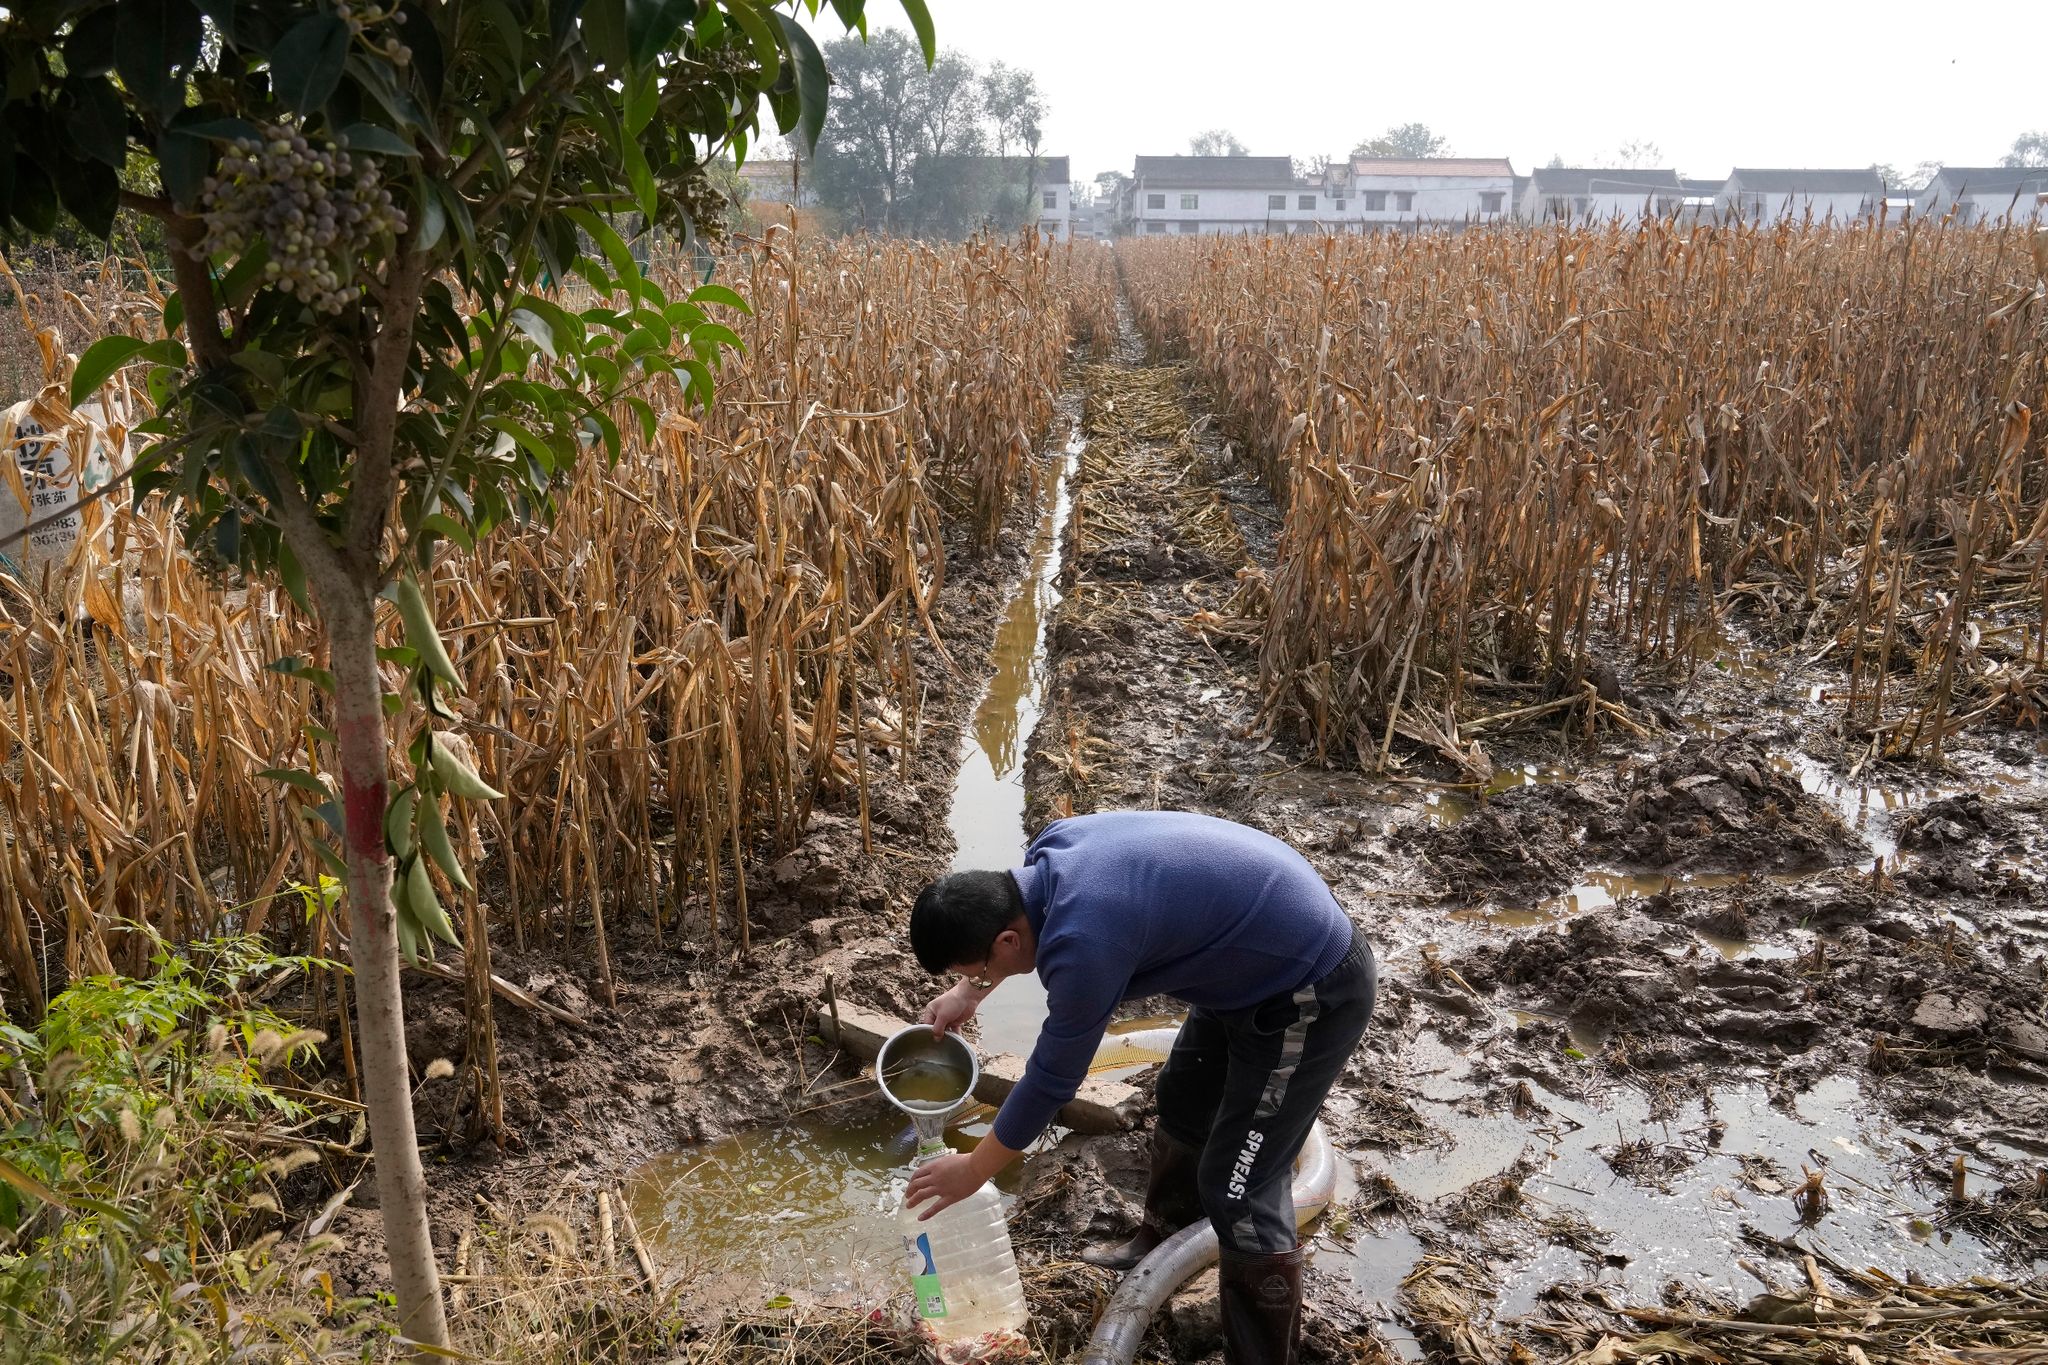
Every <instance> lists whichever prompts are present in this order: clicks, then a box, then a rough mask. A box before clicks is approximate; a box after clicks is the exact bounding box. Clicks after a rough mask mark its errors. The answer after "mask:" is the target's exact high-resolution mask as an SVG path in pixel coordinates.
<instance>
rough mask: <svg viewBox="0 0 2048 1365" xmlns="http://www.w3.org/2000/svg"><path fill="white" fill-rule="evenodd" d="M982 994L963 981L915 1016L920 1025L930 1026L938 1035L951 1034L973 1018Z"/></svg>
mask: <svg viewBox="0 0 2048 1365" xmlns="http://www.w3.org/2000/svg"><path fill="white" fill-rule="evenodd" d="M981 1001H982V993H981V992H980V991H977V990H975V989H974V988H973V987H972V986H969V985H968V984H967V983H966V982H965V981H962V982H960V983H959V984H958V985H956V986H954V987H953V989H952V990H949V991H947V992H946V993H945V994H944V995H942V996H940V997H939V998H938V999H936V1000H934V1001H932V1002H931V1004H929V1005H926V1006H925V1007H924V1013H923V1014H920V1015H918V1016H917V1022H918V1023H920V1024H930V1025H931V1026H932V1028H933V1029H934V1030H935V1031H937V1032H939V1033H952V1032H954V1031H956V1030H957V1029H959V1027H960V1026H961V1025H962V1024H964V1023H966V1022H967V1021H968V1020H969V1019H972V1018H973V1017H974V1011H975V1009H976V1008H977V1007H979V1006H980V1004H981Z"/></svg>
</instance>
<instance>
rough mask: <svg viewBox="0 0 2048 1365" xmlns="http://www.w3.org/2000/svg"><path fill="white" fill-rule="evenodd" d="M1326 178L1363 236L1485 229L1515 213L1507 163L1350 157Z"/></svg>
mask: <svg viewBox="0 0 2048 1365" xmlns="http://www.w3.org/2000/svg"><path fill="white" fill-rule="evenodd" d="M1326 178H1327V179H1328V180H1329V181H1330V183H1331V184H1332V186H1333V191H1332V192H1333V194H1335V195H1336V197H1337V198H1338V199H1339V200H1340V201H1344V202H1346V203H1347V206H1348V208H1349V209H1350V212H1349V213H1348V214H1344V213H1340V214H1339V215H1338V216H1339V217H1340V218H1342V219H1343V220H1344V221H1346V222H1350V223H1357V224H1359V225H1361V227H1362V228H1363V229H1364V230H1365V231H1368V232H1370V231H1375V230H1378V229H1381V228H1388V227H1392V228H1406V227H1417V226H1422V225H1443V224H1462V223H1484V222H1490V221H1494V220H1498V219H1504V218H1507V217H1508V216H1510V215H1511V214H1513V213H1514V211H1515V205H1514V195H1515V168H1514V167H1513V166H1511V165H1509V164H1508V159H1507V158H1506V157H1476V156H1466V157H1461V156H1433V157H1417V158H1406V157H1374V156H1354V157H1352V158H1351V160H1350V161H1349V163H1348V164H1347V163H1340V164H1339V165H1336V166H1332V167H1331V169H1330V171H1329V172H1327V173H1326Z"/></svg>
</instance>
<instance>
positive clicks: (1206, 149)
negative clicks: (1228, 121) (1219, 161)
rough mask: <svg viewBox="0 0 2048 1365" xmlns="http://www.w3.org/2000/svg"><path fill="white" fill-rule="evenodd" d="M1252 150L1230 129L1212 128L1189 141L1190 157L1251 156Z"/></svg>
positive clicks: (1197, 134)
mask: <svg viewBox="0 0 2048 1365" xmlns="http://www.w3.org/2000/svg"><path fill="white" fill-rule="evenodd" d="M1251 154H1252V153H1251V148H1249V147H1247V146H1245V145H1244V144H1243V143H1242V142H1239V141H1238V140H1237V134H1235V133H1233V132H1231V131H1230V130H1229V129H1228V128H1211V129H1210V130H1209V131H1207V132H1206V133H1196V134H1195V135H1194V136H1193V137H1191V138H1189V139H1188V155H1190V156H1250V155H1251Z"/></svg>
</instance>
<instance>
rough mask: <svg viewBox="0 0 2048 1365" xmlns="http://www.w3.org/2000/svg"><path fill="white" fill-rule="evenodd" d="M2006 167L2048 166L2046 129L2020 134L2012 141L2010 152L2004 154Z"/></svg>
mask: <svg viewBox="0 0 2048 1365" xmlns="http://www.w3.org/2000/svg"><path fill="white" fill-rule="evenodd" d="M2005 164H2006V165H2008V166H2048V128H2036V129H2034V130H2033V131H2032V132H2030V133H2021V134H2020V135H2019V136H2018V137H2016V138H2014V139H2013V140H2012V150H2011V151H2009V152H2007V153H2006V154H2005Z"/></svg>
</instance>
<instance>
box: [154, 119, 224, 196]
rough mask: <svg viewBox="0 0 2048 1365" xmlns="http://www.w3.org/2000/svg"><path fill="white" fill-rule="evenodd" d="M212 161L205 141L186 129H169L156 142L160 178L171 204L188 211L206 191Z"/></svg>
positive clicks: (157, 166)
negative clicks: (208, 166) (208, 169)
mask: <svg viewBox="0 0 2048 1365" xmlns="http://www.w3.org/2000/svg"><path fill="white" fill-rule="evenodd" d="M212 159H213V153H212V149H211V148H209V147H208V146H207V145H206V141H205V139H204V138H200V137H196V136H194V135H193V134H192V133H191V132H190V131H188V130H186V129H184V128H166V129H165V130H164V134H163V136H162V137H160V138H158V139H157V141H156V170H157V178H158V179H160V180H161V181H163V186H164V192H165V193H167V194H169V195H170V197H171V202H172V203H173V204H176V205H178V206H179V207H180V208H186V209H189V208H191V207H193V206H194V205H196V204H197V203H198V202H199V197H200V195H202V194H203V193H205V190H206V167H207V164H208V163H209V162H210V161H211V160H212Z"/></svg>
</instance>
